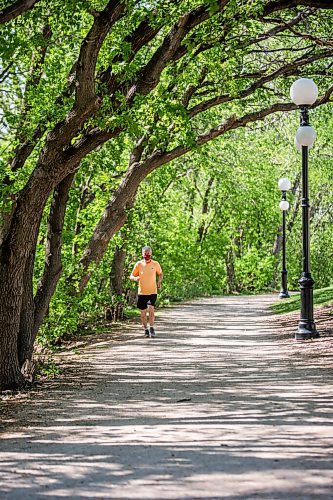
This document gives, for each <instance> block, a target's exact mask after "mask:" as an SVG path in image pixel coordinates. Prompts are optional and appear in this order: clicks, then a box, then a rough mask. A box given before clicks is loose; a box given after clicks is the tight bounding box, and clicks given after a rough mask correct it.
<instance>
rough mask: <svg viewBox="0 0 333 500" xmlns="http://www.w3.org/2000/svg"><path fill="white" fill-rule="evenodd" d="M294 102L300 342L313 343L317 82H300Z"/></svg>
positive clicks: (292, 92) (296, 84)
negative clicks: (312, 110) (311, 161)
mask: <svg viewBox="0 0 333 500" xmlns="http://www.w3.org/2000/svg"><path fill="white" fill-rule="evenodd" d="M290 96H291V99H292V101H293V102H294V103H295V104H297V105H298V106H299V107H300V113H301V116H300V127H299V129H298V130H297V132H296V141H295V142H296V145H297V147H298V148H299V149H300V148H302V276H301V278H300V280H299V284H300V288H301V317H300V321H299V323H298V330H297V332H296V333H295V339H296V340H309V339H312V338H317V337H319V333H318V332H317V330H316V325H315V322H314V319H313V284H314V281H313V279H312V276H311V268H310V230H309V225H310V224H309V207H310V205H309V179H308V153H309V147H311V146H312V144H313V143H314V141H315V139H316V132H315V130H314V128H313V127H311V126H310V124H309V113H308V108H309V106H311V104H313V103H314V102H315V101H316V99H317V97H318V89H317V86H316V84H315V83H314V82H313V80H310V79H308V78H300V79H299V80H297V81H296V82H294V83H293V85H292V86H291V89H290Z"/></svg>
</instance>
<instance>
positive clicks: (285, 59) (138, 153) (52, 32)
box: [0, 0, 333, 389]
mask: <svg viewBox="0 0 333 500" xmlns="http://www.w3.org/2000/svg"><path fill="white" fill-rule="evenodd" d="M332 7H333V2H331V1H324V0H313V1H311V0H258V1H257V2H253V1H243V0H239V1H238V0H237V1H234V0H232V1H231V0H210V1H205V2H203V1H199V0H176V1H172V2H171V1H170V2H169V1H165V0H153V1H151V2H146V1H139V2H137V1H132V0H114V1H109V2H106V1H102V0H78V1H74V0H67V1H66V2H63V1H61V0H55V1H53V2H52V3H51V4H50V3H49V2H47V1H46V0H39V1H35V2H33V1H21V2H15V3H12V2H9V1H8V2H6V7H5V8H4V9H3V10H2V11H0V25H1V27H0V28H1V51H2V54H1V66H0V71H1V74H0V79H1V85H2V86H1V90H0V99H1V112H2V116H1V136H0V141H1V143H0V144H1V147H2V150H3V155H2V161H1V171H2V179H3V183H2V201H1V207H0V209H1V231H0V330H1V336H0V388H2V389H4V388H16V387H19V386H21V385H22V384H24V382H25V379H24V375H23V372H24V367H25V366H26V364H27V363H29V360H30V359H31V356H32V351H33V343H34V339H35V336H36V333H37V331H38V328H39V326H40V325H41V322H42V321H43V318H44V316H45V314H46V311H47V309H48V305H49V302H50V300H51V298H52V295H53V293H54V291H55V288H56V285H57V282H58V279H59V277H60V275H61V273H62V268H61V233H62V227H63V220H64V215H65V210H66V203H67V199H68V194H69V190H70V188H71V185H72V182H73V178H74V176H75V173H76V172H77V171H78V169H79V168H80V164H81V161H82V160H83V159H84V158H85V157H86V156H87V155H89V154H91V153H92V152H93V151H95V150H96V149H97V148H100V147H103V145H104V144H106V143H107V142H108V141H112V140H114V141H116V140H118V139H119V137H123V136H124V135H126V137H127V138H128V140H129V141H130V143H131V144H132V149H131V152H130V154H129V161H128V168H127V171H126V172H125V174H124V176H123V179H122V180H121V182H120V183H119V186H118V188H117V190H116V191H115V192H114V193H113V195H112V197H111V198H110V200H109V202H108V204H107V206H106V207H105V211H104V213H103V214H101V219H100V221H99V222H98V224H97V225H96V227H95V229H94V230H93V233H92V235H91V239H90V241H89V242H87V246H86V248H85V250H84V253H83V255H82V256H81V258H80V261H79V264H78V268H77V271H76V273H74V274H73V275H71V276H70V277H68V283H69V286H72V287H74V288H75V289H76V290H79V291H82V290H83V289H84V287H85V285H86V284H87V282H88V280H89V278H90V276H91V273H92V269H93V266H94V265H96V264H97V263H98V262H99V261H100V259H101V258H102V256H103V253H104V252H105V250H106V248H107V245H108V243H109V241H110V239H111V238H112V236H113V235H114V234H115V232H116V231H117V230H118V229H119V228H120V227H121V226H122V225H123V224H124V222H125V221H126V218H127V214H128V210H129V209H130V208H131V206H132V205H133V202H134V199H135V195H136V192H137V189H138V187H139V185H140V183H141V182H142V180H143V179H145V177H146V176H147V175H148V174H149V173H150V172H152V171H153V170H155V169H157V168H159V167H160V166H162V165H165V164H166V163H168V162H170V161H171V160H173V159H175V158H177V157H179V156H181V155H184V154H186V153H187V152H189V151H190V150H191V149H193V148H195V147H200V146H201V145H203V144H206V143H207V142H209V141H211V140H213V139H214V138H216V137H218V136H221V135H223V134H226V133H227V132H228V131H230V130H233V129H235V128H238V127H245V126H246V125H247V124H249V123H251V122H255V121H258V120H263V119H264V118H265V117H266V116H268V115H271V114H273V113H276V112H286V111H291V110H293V109H295V106H294V105H293V104H291V103H290V102H288V99H287V97H286V95H287V88H288V87H289V84H290V79H291V78H294V77H296V76H297V77H298V76H299V75H302V74H307V75H309V76H320V78H321V81H320V90H321V95H320V97H319V99H318V100H317V102H316V103H315V104H314V106H319V105H321V104H323V103H327V102H329V101H330V99H331V93H332V91H333V87H332V85H331V84H332V71H331V66H332V63H331V60H332V59H331V58H332V55H333V42H332V40H331V39H330V34H331V28H332V16H331V12H330V10H331V9H332ZM20 9H21V10H20ZM213 108H215V109H218V110H219V114H220V117H221V120H220V121H219V123H216V113H212V110H213ZM46 208H47V210H49V216H48V234H47V238H46V254H45V268H44V272H43V275H42V277H41V279H40V282H39V285H38V288H37V292H36V294H35V295H34V292H33V274H34V263H35V253H36V244H37V240H38V235H39V230H40V225H41V220H42V217H43V214H44V212H45V209H46Z"/></svg>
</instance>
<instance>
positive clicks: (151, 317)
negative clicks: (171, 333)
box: [148, 305, 155, 337]
mask: <svg viewBox="0 0 333 500" xmlns="http://www.w3.org/2000/svg"><path fill="white" fill-rule="evenodd" d="M148 314H149V325H150V335H151V337H155V329H154V323H155V308H154V306H151V305H149V306H148Z"/></svg>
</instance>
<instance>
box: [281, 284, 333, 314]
mask: <svg viewBox="0 0 333 500" xmlns="http://www.w3.org/2000/svg"><path fill="white" fill-rule="evenodd" d="M300 300H301V299H300V294H297V295H293V296H292V297H290V299H280V300H279V302H276V303H275V304H273V305H272V306H271V309H272V310H273V312H274V313H276V314H284V313H288V312H292V311H297V310H298V309H300V306H301V303H300ZM332 302H333V286H330V287H327V288H320V289H318V290H314V291H313V303H314V305H315V306H317V305H323V304H330V303H332Z"/></svg>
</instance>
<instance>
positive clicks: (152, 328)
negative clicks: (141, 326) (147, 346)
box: [149, 326, 156, 337]
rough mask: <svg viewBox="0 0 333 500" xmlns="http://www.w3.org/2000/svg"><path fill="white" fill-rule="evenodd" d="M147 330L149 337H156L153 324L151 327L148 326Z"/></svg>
mask: <svg viewBox="0 0 333 500" xmlns="http://www.w3.org/2000/svg"><path fill="white" fill-rule="evenodd" d="M149 331H150V336H151V337H156V332H155V329H154V327H153V326H151V327H150V328H149Z"/></svg>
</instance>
